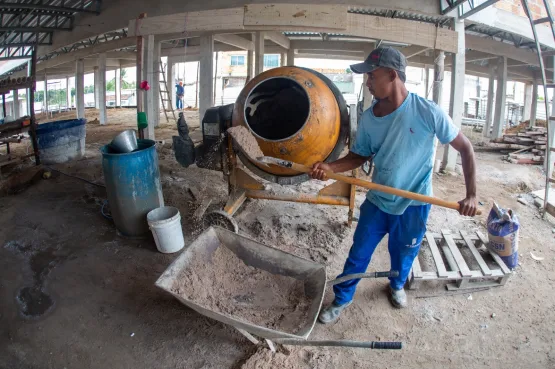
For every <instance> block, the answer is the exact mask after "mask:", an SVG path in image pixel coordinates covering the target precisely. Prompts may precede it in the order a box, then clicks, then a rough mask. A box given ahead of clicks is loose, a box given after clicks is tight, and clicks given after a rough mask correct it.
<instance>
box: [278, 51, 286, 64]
mask: <svg viewBox="0 0 555 369" xmlns="http://www.w3.org/2000/svg"><path fill="white" fill-rule="evenodd" d="M279 63H280V64H279V66H280V67H285V66H286V65H287V53H281V55H280V56H279Z"/></svg>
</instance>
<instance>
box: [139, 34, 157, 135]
mask: <svg viewBox="0 0 555 369" xmlns="http://www.w3.org/2000/svg"><path fill="white" fill-rule="evenodd" d="M154 48H155V42H154V35H148V36H145V37H143V70H142V79H143V80H145V81H148V83H149V85H150V89H149V90H148V91H144V92H143V93H142V96H143V108H144V112H145V113H146V118H147V122H148V127H147V129H146V130H145V138H148V139H150V140H154V127H155V124H156V119H155V111H154V94H153V88H154V83H153V76H154V73H155V70H154V67H155V64H154V56H155V52H154Z"/></svg>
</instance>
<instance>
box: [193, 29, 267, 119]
mask: <svg viewBox="0 0 555 369" xmlns="http://www.w3.org/2000/svg"><path fill="white" fill-rule="evenodd" d="M262 42H264V37H262ZM199 75H200V81H199V119H200V121H201V122H202V118H203V117H204V113H206V110H207V109H208V108H210V107H212V106H214V84H213V79H214V36H201V37H200V70H199Z"/></svg>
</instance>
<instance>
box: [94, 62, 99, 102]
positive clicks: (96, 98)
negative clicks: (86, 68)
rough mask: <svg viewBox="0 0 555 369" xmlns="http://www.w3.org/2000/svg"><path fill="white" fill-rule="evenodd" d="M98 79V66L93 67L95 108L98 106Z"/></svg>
mask: <svg viewBox="0 0 555 369" xmlns="http://www.w3.org/2000/svg"><path fill="white" fill-rule="evenodd" d="M99 84H100V83H99V81H98V67H94V107H95V108H96V109H99V108H100V96H98V91H99V89H98V88H99Z"/></svg>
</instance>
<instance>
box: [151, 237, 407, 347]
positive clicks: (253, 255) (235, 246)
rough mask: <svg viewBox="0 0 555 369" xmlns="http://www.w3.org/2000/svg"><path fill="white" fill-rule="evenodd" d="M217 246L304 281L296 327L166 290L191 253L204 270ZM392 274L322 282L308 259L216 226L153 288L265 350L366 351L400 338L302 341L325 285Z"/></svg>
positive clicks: (187, 263)
mask: <svg viewBox="0 0 555 369" xmlns="http://www.w3.org/2000/svg"><path fill="white" fill-rule="evenodd" d="M218 247H226V248H227V249H229V250H230V251H232V252H233V253H234V254H235V255H236V256H237V257H238V258H239V259H241V260H242V261H243V262H244V263H245V264H247V265H248V266H252V267H254V268H258V269H262V270H265V271H267V272H270V273H272V274H278V275H284V276H288V277H292V278H295V279H298V280H301V281H303V282H304V293H305V296H306V297H307V298H308V299H309V300H310V304H309V310H308V315H307V318H306V319H304V321H301V322H299V325H298V326H299V327H300V329H298V330H296V331H295V332H284V331H279V330H276V329H270V328H267V327H264V326H260V325H257V324H253V323H250V322H248V321H246V320H243V319H241V318H238V317H235V316H232V315H229V314H225V313H221V312H218V311H214V310H211V309H209V308H207V307H205V306H202V305H199V304H198V303H196V302H195V301H193V300H190V299H187V298H184V297H183V296H181V295H179V294H177V293H174V292H172V287H173V286H174V283H175V281H176V280H177V279H178V278H179V276H180V275H181V274H182V272H183V271H184V270H186V269H187V268H188V267H189V266H190V264H191V259H192V255H193V253H198V252H200V253H202V255H203V258H205V260H206V267H207V268H210V265H211V262H210V260H211V256H212V255H213V254H214V252H215V251H216V250H217V249H218ZM397 275H398V272H396V271H393V272H374V273H359V274H353V275H349V276H345V277H342V278H338V279H336V280H332V281H327V280H326V267H325V266H324V265H321V264H318V263H315V262H313V261H310V260H306V259H303V258H300V257H298V256H295V255H292V254H289V253H286V252H284V251H281V250H278V249H275V248H273V247H269V246H266V245H263V244H261V243H259V242H256V241H254V240H251V239H250V238H247V237H245V236H242V235H239V234H237V233H234V232H230V231H228V230H226V229H223V228H220V227H210V228H208V229H207V230H206V231H204V232H203V233H202V234H201V235H200V236H199V237H198V238H197V239H196V240H195V241H194V242H193V243H191V244H190V245H189V247H187V248H186V249H185V250H184V251H183V252H182V253H181V255H179V257H178V258H177V259H176V260H175V261H174V262H173V263H172V264H171V265H170V266H169V267H168V268H167V269H166V270H165V271H164V273H163V274H162V275H161V276H160V278H158V280H157V281H156V286H158V287H160V288H161V289H163V290H165V291H167V292H169V293H171V294H172V295H173V296H175V297H176V298H177V299H178V300H179V301H180V302H182V303H183V304H184V305H186V306H188V307H189V308H191V309H193V310H195V311H196V312H198V313H199V314H202V315H204V316H207V317H209V318H212V319H215V320H218V321H220V322H222V323H225V324H229V325H232V326H233V327H235V328H236V329H237V330H238V331H239V332H241V334H243V335H244V336H246V337H247V339H249V340H250V341H251V342H253V343H255V344H257V343H258V342H259V341H258V339H257V338H256V337H255V336H258V337H261V338H263V339H265V340H266V342H267V343H268V345H269V347H270V349H272V350H274V351H275V346H274V343H279V344H284V345H301V346H343V347H361V348H371V349H401V348H402V346H403V345H402V343H401V342H375V341H370V342H364V341H350V340H330V341H316V340H308V339H307V338H308V336H309V335H310V333H311V332H312V329H313V328H314V325H315V323H316V319H317V317H318V314H319V312H320V308H321V307H322V301H323V299H324V292H325V289H326V286H327V285H334V284H337V283H341V282H344V281H346V280H350V279H355V278H378V277H390V276H391V277H395V276H397Z"/></svg>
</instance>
